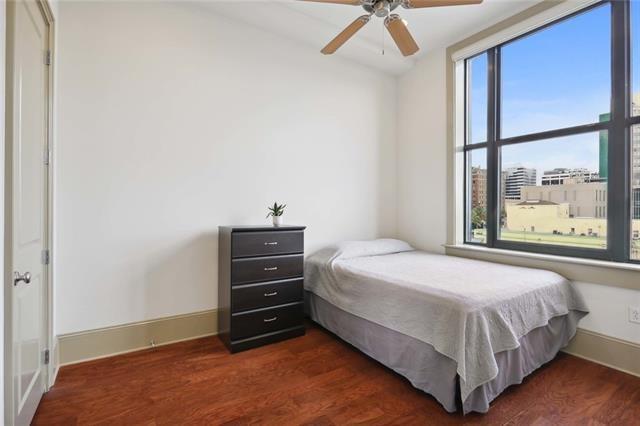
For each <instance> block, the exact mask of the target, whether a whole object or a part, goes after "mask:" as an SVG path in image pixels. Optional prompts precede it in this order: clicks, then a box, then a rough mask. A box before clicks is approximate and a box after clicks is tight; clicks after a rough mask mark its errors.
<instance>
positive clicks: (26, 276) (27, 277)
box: [13, 271, 31, 285]
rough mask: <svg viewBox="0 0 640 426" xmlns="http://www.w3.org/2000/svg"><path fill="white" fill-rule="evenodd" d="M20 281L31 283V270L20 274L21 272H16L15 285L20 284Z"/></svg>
mask: <svg viewBox="0 0 640 426" xmlns="http://www.w3.org/2000/svg"><path fill="white" fill-rule="evenodd" d="M20 281H24V283H25V284H29V283H30V282H31V274H30V273H29V272H25V273H24V274H22V275H20V272H18V271H16V272H14V273H13V285H18V283H19V282H20Z"/></svg>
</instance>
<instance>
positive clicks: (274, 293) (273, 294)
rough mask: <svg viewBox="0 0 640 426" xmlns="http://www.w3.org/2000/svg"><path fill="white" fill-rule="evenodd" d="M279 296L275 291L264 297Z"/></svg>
mask: <svg viewBox="0 0 640 426" xmlns="http://www.w3.org/2000/svg"><path fill="white" fill-rule="evenodd" d="M277 295H278V292H277V291H274V292H273V293H265V294H264V297H271V296H277Z"/></svg>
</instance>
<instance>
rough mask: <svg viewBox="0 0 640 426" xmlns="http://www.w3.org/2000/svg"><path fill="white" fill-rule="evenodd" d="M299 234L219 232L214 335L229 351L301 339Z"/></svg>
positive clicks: (292, 230) (250, 229)
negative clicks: (215, 329) (216, 332)
mask: <svg viewBox="0 0 640 426" xmlns="http://www.w3.org/2000/svg"><path fill="white" fill-rule="evenodd" d="M304 229H305V227H304V226H279V227H271V226H221V227H219V228H218V231H219V234H218V235H219V237H218V333H219V336H220V339H221V340H222V341H223V342H224V344H225V346H226V347H227V348H228V349H229V351H231V352H239V351H242V350H246V349H251V348H254V347H257V346H262V345H265V344H268V343H273V342H278V341H280V340H284V339H288V338H290V337H295V336H301V335H303V334H304V331H305V330H304V322H303V320H304V311H303V262H304Z"/></svg>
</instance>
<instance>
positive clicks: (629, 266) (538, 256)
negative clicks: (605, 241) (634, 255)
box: [442, 244, 640, 272]
mask: <svg viewBox="0 0 640 426" xmlns="http://www.w3.org/2000/svg"><path fill="white" fill-rule="evenodd" d="M442 246H443V247H444V248H447V249H454V250H466V251H470V252H476V253H485V254H495V255H504V256H512V257H522V258H526V259H535V260H546V261H549V262H558V263H570V264H574V265H584V266H597V267H600V268H611V269H622V270H626V271H634V272H640V265H638V264H634V263H622V262H609V261H606V260H595V259H586V258H582V257H569V256H556V255H552V254H542V253H533V252H530V251H517V250H505V249H498V248H489V247H484V246H479V245H472V244H443V245H442Z"/></svg>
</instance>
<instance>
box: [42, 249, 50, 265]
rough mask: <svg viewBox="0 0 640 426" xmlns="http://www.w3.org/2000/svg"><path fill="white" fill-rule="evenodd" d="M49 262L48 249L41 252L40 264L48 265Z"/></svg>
mask: <svg viewBox="0 0 640 426" xmlns="http://www.w3.org/2000/svg"><path fill="white" fill-rule="evenodd" d="M50 261H51V255H50V253H49V249H44V250H42V264H43V265H48V264H49V262H50Z"/></svg>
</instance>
